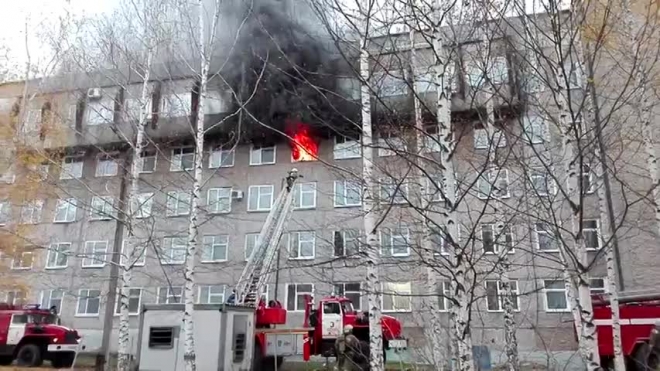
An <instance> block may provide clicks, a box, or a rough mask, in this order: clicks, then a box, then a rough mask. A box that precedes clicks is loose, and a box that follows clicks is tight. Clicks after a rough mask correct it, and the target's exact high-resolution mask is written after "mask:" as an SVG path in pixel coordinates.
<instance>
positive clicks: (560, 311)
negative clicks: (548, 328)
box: [545, 309, 571, 313]
mask: <svg viewBox="0 0 660 371" xmlns="http://www.w3.org/2000/svg"><path fill="white" fill-rule="evenodd" d="M545 312H546V313H570V312H571V310H570V309H546V310H545Z"/></svg>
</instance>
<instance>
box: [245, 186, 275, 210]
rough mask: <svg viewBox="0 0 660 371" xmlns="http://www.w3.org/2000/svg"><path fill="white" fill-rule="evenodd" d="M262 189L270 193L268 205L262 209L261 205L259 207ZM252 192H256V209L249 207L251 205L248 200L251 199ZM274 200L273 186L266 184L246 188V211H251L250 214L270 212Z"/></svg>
mask: <svg viewBox="0 0 660 371" xmlns="http://www.w3.org/2000/svg"><path fill="white" fill-rule="evenodd" d="M262 189H267V190H268V192H270V204H269V205H268V207H264V206H263V205H260V202H259V201H260V200H261V192H262ZM253 192H257V193H256V197H257V201H256V206H257V207H256V208H253V207H250V206H251V205H250V204H251V202H250V198H252V194H253ZM274 198H275V187H274V186H272V185H268V184H259V185H251V186H249V187H248V207H247V211H251V212H263V211H270V209H271V208H272V207H273V202H274Z"/></svg>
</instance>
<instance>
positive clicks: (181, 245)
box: [159, 236, 188, 265]
mask: <svg viewBox="0 0 660 371" xmlns="http://www.w3.org/2000/svg"><path fill="white" fill-rule="evenodd" d="M175 242H177V244H175ZM187 247H188V241H187V239H186V237H185V236H167V237H164V238H163V247H162V249H161V251H160V256H159V259H160V264H162V265H179V264H183V263H185V261H186V249H187ZM177 253H179V254H181V256H180V259H179V260H174V259H175V258H177V257H179V256H178V255H177Z"/></svg>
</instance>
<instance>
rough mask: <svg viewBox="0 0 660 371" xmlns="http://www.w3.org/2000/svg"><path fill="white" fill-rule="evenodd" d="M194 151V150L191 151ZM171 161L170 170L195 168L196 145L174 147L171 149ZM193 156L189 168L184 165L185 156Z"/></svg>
mask: <svg viewBox="0 0 660 371" xmlns="http://www.w3.org/2000/svg"><path fill="white" fill-rule="evenodd" d="M190 151H192V152H190ZM170 154H171V162H170V171H171V172H176V171H190V170H193V169H194V168H195V147H194V146H182V147H175V148H172V150H171V151H170ZM184 156H192V161H191V162H190V167H189V168H184V167H183V157H184Z"/></svg>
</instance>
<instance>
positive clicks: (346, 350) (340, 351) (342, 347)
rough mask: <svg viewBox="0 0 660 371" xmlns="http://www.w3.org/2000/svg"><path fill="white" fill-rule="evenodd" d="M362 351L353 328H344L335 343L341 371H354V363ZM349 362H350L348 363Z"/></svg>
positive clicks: (338, 367)
mask: <svg viewBox="0 0 660 371" xmlns="http://www.w3.org/2000/svg"><path fill="white" fill-rule="evenodd" d="M359 349H360V340H358V338H357V337H356V336H355V335H353V326H351V325H346V326H344V332H343V333H342V334H341V335H339V337H337V340H336V341H335V351H336V353H337V366H336V369H337V370H339V371H345V370H352V369H353V367H352V363H353V362H354V359H355V358H356V356H358V354H356V352H358V351H359ZM347 361H348V362H347Z"/></svg>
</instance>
